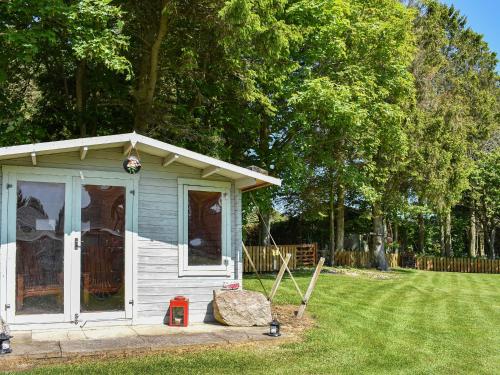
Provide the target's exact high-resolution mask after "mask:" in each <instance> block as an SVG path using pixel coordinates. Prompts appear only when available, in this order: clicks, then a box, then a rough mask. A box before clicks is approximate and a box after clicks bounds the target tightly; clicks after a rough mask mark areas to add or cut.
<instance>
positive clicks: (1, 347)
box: [0, 332, 12, 354]
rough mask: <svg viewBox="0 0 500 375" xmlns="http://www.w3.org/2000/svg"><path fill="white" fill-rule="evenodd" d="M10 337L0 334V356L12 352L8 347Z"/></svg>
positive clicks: (3, 333)
mask: <svg viewBox="0 0 500 375" xmlns="http://www.w3.org/2000/svg"><path fill="white" fill-rule="evenodd" d="M11 338H12V336H10V335H7V334H6V333H5V332H2V333H0V354H7V353H11V352H12V348H11V347H10V339H11Z"/></svg>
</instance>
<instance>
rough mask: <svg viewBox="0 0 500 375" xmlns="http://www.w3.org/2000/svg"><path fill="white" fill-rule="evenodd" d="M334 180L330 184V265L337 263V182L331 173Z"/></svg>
mask: <svg viewBox="0 0 500 375" xmlns="http://www.w3.org/2000/svg"><path fill="white" fill-rule="evenodd" d="M330 175H331V177H332V182H331V184H330V265H331V266H334V265H335V182H334V179H333V173H331V174H330Z"/></svg>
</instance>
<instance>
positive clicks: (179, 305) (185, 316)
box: [169, 296, 189, 327]
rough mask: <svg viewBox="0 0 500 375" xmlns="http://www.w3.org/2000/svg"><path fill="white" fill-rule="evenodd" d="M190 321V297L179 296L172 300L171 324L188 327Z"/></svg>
mask: <svg viewBox="0 0 500 375" xmlns="http://www.w3.org/2000/svg"><path fill="white" fill-rule="evenodd" d="M188 321H189V298H186V297H183V296H177V297H175V298H173V299H171V300H170V316H169V325H170V326H174V327H187V326H188Z"/></svg>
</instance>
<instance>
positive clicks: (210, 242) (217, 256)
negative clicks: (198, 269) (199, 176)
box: [188, 190, 222, 266]
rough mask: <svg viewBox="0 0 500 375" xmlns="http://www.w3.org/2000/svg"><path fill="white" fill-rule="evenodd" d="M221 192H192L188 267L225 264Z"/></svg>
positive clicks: (189, 198)
mask: <svg viewBox="0 0 500 375" xmlns="http://www.w3.org/2000/svg"><path fill="white" fill-rule="evenodd" d="M221 197H222V195H221V193H218V192H212V191H195V190H189V191H188V200H189V207H188V265H190V266H202V265H221V264H222V250H221V249H222V201H221Z"/></svg>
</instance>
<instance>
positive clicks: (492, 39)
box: [441, 0, 500, 71]
mask: <svg viewBox="0 0 500 375" xmlns="http://www.w3.org/2000/svg"><path fill="white" fill-rule="evenodd" d="M441 1H442V2H443V3H445V4H453V5H454V6H455V8H457V9H459V10H460V13H462V14H463V15H465V16H466V17H467V21H468V24H469V26H470V27H471V28H472V30H474V31H475V32H477V33H479V34H483V35H484V40H485V41H486V42H488V44H489V46H490V49H491V50H492V51H494V52H496V53H497V55H498V56H500V0H441ZM498 56H497V58H498ZM497 71H500V64H497Z"/></svg>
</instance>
